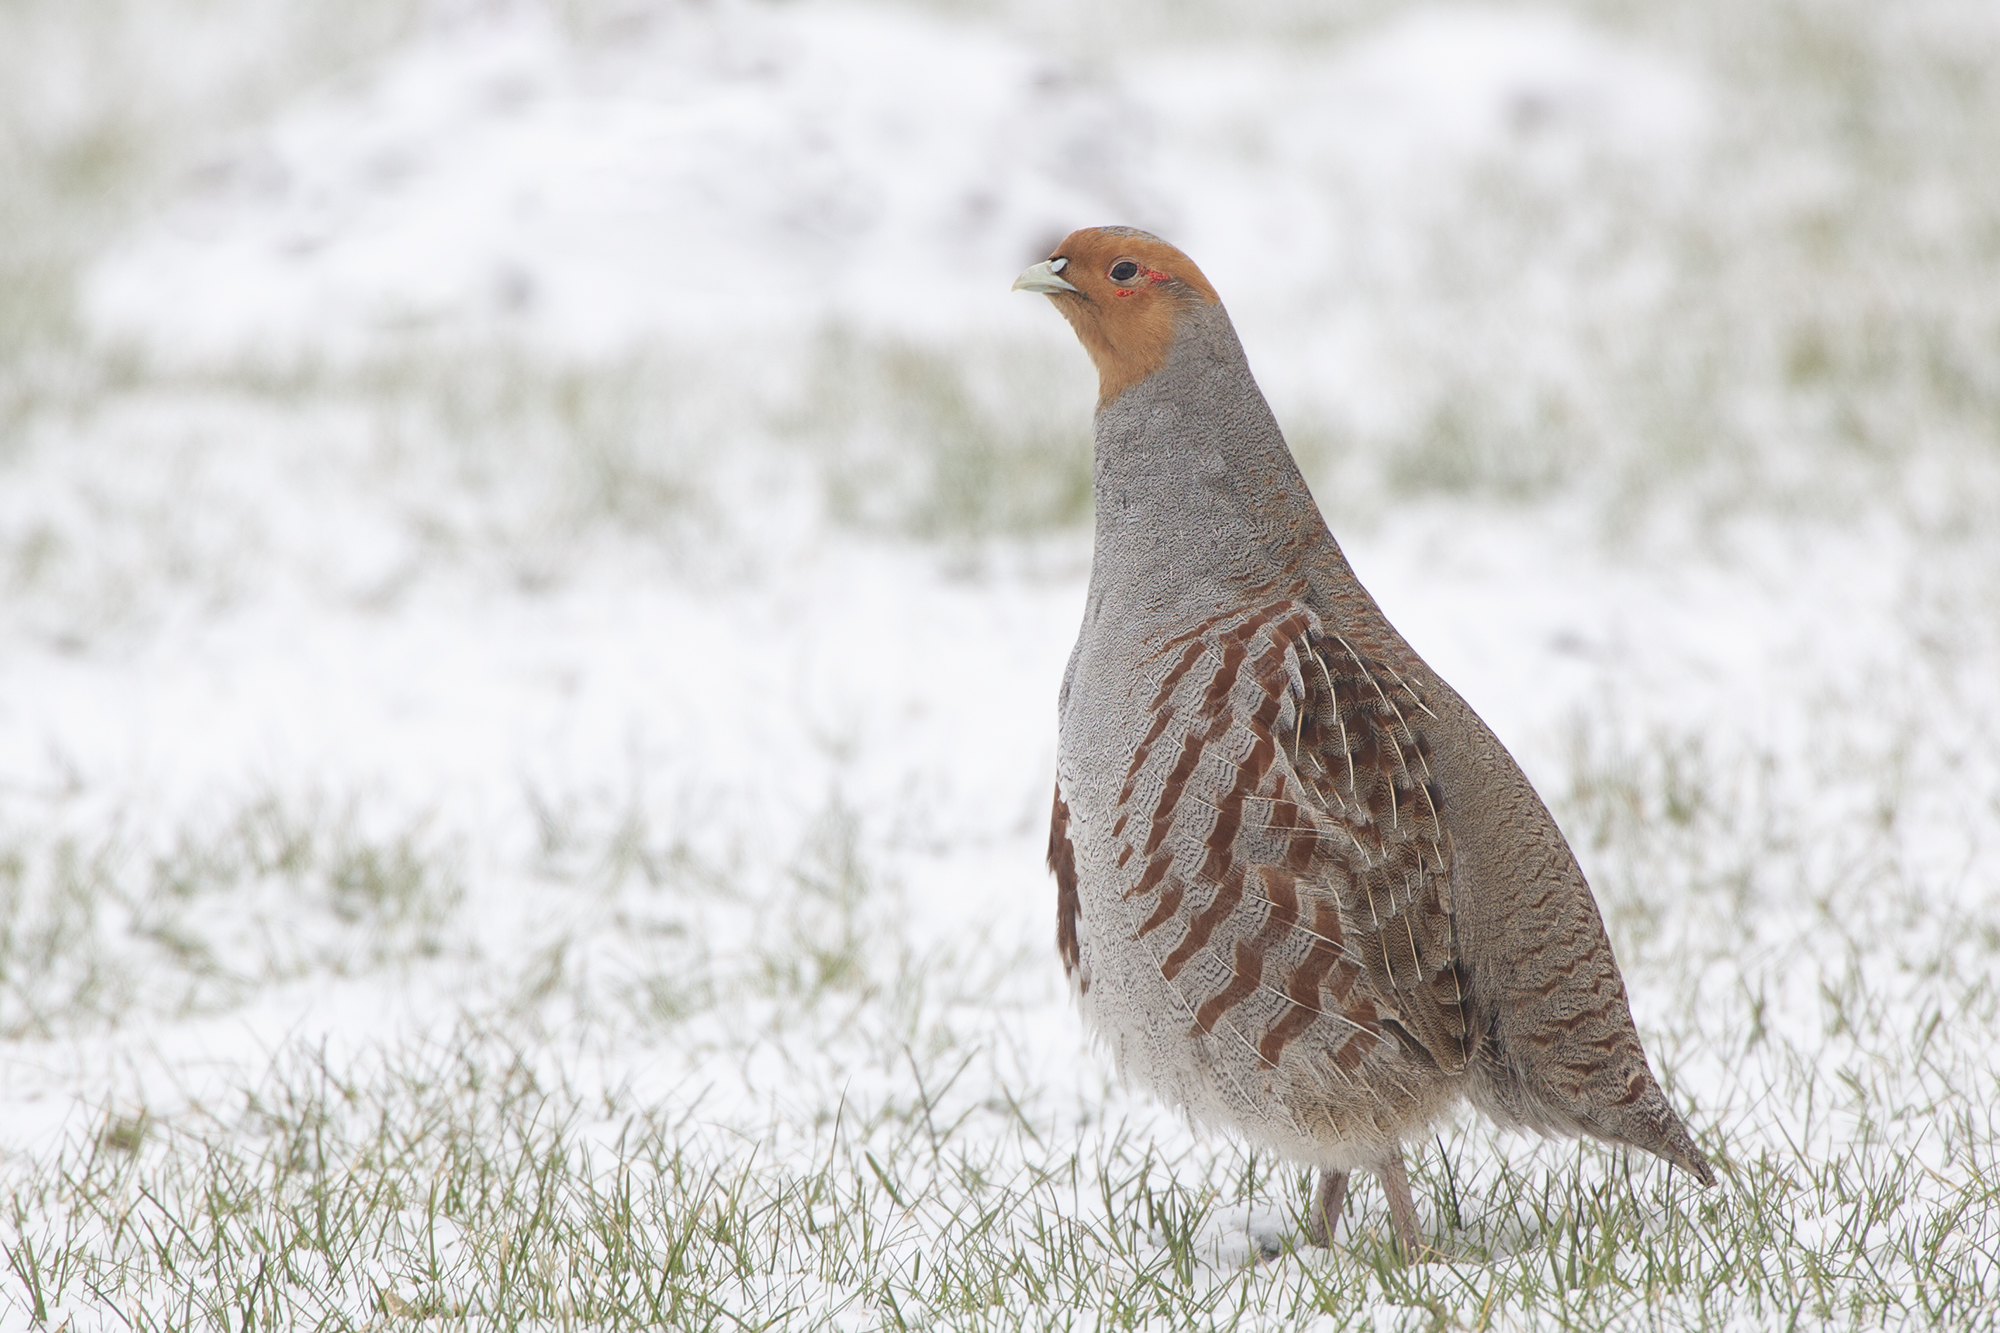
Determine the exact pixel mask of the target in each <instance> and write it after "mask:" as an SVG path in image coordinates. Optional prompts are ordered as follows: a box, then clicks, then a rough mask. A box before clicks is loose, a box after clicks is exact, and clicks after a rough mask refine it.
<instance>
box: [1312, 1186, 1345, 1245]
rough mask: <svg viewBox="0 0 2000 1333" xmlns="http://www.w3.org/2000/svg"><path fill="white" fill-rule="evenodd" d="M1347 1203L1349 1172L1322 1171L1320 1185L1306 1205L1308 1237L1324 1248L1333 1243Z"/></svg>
mask: <svg viewBox="0 0 2000 1333" xmlns="http://www.w3.org/2000/svg"><path fill="white" fill-rule="evenodd" d="M1346 1205H1347V1173H1346V1172H1345V1171H1321V1172H1320V1173H1319V1187H1318V1188H1317V1189H1315V1190H1314V1191H1313V1197H1312V1202H1311V1203H1310V1204H1309V1205H1307V1207H1306V1239H1307V1240H1308V1241H1310V1242H1312V1243H1313V1244H1314V1245H1317V1246H1319V1247H1320V1248H1321V1249H1322V1250H1324V1249H1326V1248H1327V1247H1329V1246H1331V1245H1332V1244H1333V1229H1334V1227H1336V1226H1338V1225H1339V1224H1340V1210H1341V1209H1342V1208H1344V1207H1346Z"/></svg>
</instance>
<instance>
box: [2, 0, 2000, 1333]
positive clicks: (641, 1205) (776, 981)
mask: <svg viewBox="0 0 2000 1333" xmlns="http://www.w3.org/2000/svg"><path fill="white" fill-rule="evenodd" d="M1075 8H1076V7H1074V6H1069V5H1062V4H1054V3H1041V0H994V3H990V4H966V5H958V6H954V5H946V4H937V5H919V4H887V3H884V4H878V5H874V6H864V5H859V4H816V3H815V4H807V3H792V4H777V3H753V2H752V0H711V2H710V3H705V4H696V3H669V2H668V0H633V2H632V3H624V2H622V0H548V3H546V4H542V3H530V2H529V0H516V2H505V0H496V2H495V3H447V2H446V0H435V2H434V3H425V2H424V0H368V3H347V4H338V3H333V0H293V2H292V3H278V2H277V0H268V2H267V0H154V2H153V3H147V4H138V3H118V2H117V0H17V3H15V4H13V5H11V6H9V7H6V8H4V9H0V116H4V117H5V121H4V124H0V130H4V131H5V133H4V134H3V135H0V1041H4V1043H5V1046H4V1053H5V1060H4V1062H0V1198H4V1200H5V1203H6V1206H5V1207H4V1208H0V1248H4V1254H5V1258H6V1261H7V1262H6V1267H5V1270H4V1271H0V1328H17V1327H18V1328H48V1329H58V1328H64V1327H67V1328H70V1329H75V1330H84V1329H96V1328H127V1327H132V1328H176V1329H180V1328H216V1329H228V1330H235V1329H248V1328H250V1327H253V1326H272V1325H276V1326H283V1327H310V1328H322V1327H324V1328H348V1327H354V1328H360V1327H373V1328H389V1327H395V1326H398V1325H400V1324H403V1323H406V1322H414V1321H418V1320H423V1321H427V1322H428V1323H435V1324H439V1325H444V1326H451V1327H468V1328H488V1327H532V1328H542V1327H548V1328H556V1327H561V1328H575V1327H621V1328H622V1327H672V1328H704V1329H706V1328H714V1329H722V1328H732V1329H733V1328H742V1327H754V1328H767V1327H769V1328H838V1329H849V1328H857V1329H858V1328H891V1327H893V1328H906V1327H951V1328H960V1327H964V1328H987V1327H993V1328H1016V1327H1032V1328H1044V1327H1062V1328H1076V1327H1081V1328H1136V1327H1147V1328H1152V1327H1159V1328H1180V1327H1231V1328H1234V1327H1244V1328H1263V1327H1287V1328H1289V1327H1294V1326H1304V1327H1314V1328H1349V1327H1353V1328H1368V1329H1376V1328H1397V1329H1401V1328H1413V1329H1414V1328H1424V1329H1432V1328H1447V1327H1461V1326H1463V1327H1488V1326H1492V1327H1505V1328H1515V1327H1535V1328H1539V1327H1564V1328H1569V1327H1574V1328H1589V1329H1597V1328H1606V1327H1657V1328H1681V1327H1704V1328H1709V1327H1712V1328H1766V1327H1788V1328H1789V1327H1823V1326H1831V1327H1853V1328H1876V1327H1882V1326H1932V1325H1936V1326H1945V1327H1951V1326H1971V1325H1977V1324H1979V1323H1981V1322H1982V1321H1984V1320H1987V1319H1989V1318H1990V1317H1991V1316H1990V1311H1991V1310H1992V1309H1994V1308H1996V1307H2000V1218H1996V1216H1995V1206H1996V1203H2000V1160H1996V1148H2000V1142H1997V1141H1996V1125H1995V1105H1996V1100H2000V1074H1996V1068H2000V1066H1996V1062H1995V1060H1994V1058H1993V1056H1992V1054H1991V1053H1992V1052H1993V1051H1994V1050H1995V1049H2000V991H1996V988H1995V984H1994V982H1993V979H1992V978H1993V973H1994V969H1995V965H1996V961H2000V865H1996V860H1995V858H1996V855H2000V524H1996V523H1995V521H1994V519H1993V517H1992V516H1993V515H1994V514H1995V513H1996V512H2000V510H1996V506H2000V173H1996V172H1994V171H1992V170H1991V165H1990V164H1991V163H1992V162H1994V161H2000V77H1996V76H1995V74H1994V71H1996V70H2000V20H1996V18H1995V16H1994V13H1993V12H1992V10H1991V8H1990V6H1987V5H1985V4H1983V3H1971V2H1967V3H1958V2H1955V0H1913V2H1912V3H1908V4H1902V5H1897V6H1877V5H1874V4H1867V3H1861V0H1821V2H1820V3H1816V4H1813V5H1789V4H1781V3H1776V2H1775V0H1770V2H1764V0H1759V2H1758V3H1749V4H1744V3H1738V2H1735V0H1728V2H1725V0H1698V2H1696V3H1690V4H1687V5H1682V6H1674V7H1666V6H1650V5H1643V4H1639V3H1634V2H1631V0H1599V2H1598V3H1588V2H1587V0H1576V3H1571V4H1566V5H1561V4H1552V5H1547V6H1539V7H1528V6H1521V5H1496V6H1484V7H1467V6H1455V7H1440V6H1430V5H1408V4H1399V3H1391V2H1389V0H1381V2H1379V3H1353V4H1346V5H1332V6H1326V5H1306V4H1298V5H1290V6H1287V5H1276V6H1271V7H1269V8H1266V9H1262V10H1259V11H1258V12H1256V13H1254V14H1251V13H1246V12H1237V11H1234V10H1231V9H1226V8H1223V7H1220V6H1203V5H1199V4H1185V5H1176V6H1167V7H1160V6H1142V5H1138V4H1111V5H1105V6H1101V7H1095V8H1092V9H1091V10H1089V12H1088V13H1084V14H1078V13H1075V12H1072V11H1073V10H1074V9H1075ZM1102 222H1128V223H1133V224H1137V225H1141V226H1146V227H1149V228H1151V229H1153V230H1155V231H1158V232H1160V233H1161V234H1162V235H1164V236H1166V237H1167V238H1168V239H1170V240H1172V241H1174V242H1175V243H1177V244H1179V245H1181V246H1182V247H1183V248H1184V249H1186V250H1187V251H1188V252H1189V253H1190V254H1192V255H1193V256H1194V257H1195V258H1196V259H1197V260H1198V261H1199V262H1200V263H1201V264H1202V266H1203V267H1204V269H1205V271H1206V272H1207V273H1208V274H1209V276H1210V277H1211V278H1212V279H1213V280H1214V281H1215V283H1216V285H1217V286H1218V288H1219V289H1220V290H1221V292H1222V294H1223V296H1224V299H1225V300H1226V301H1227V302H1228V304H1229V307H1230V309H1231V312H1232V315H1233V317H1234V319H1235V321H1236V323H1237V326H1238V329H1239V331H1240V333H1241V334H1242V337H1243V340H1244V343H1245V346H1246V348H1247V349H1248V351H1249V354H1250V358H1251V362H1252V365H1253V366H1254V367H1255V368H1256V369H1257V371H1258V373H1259V376H1260V380H1261V382H1262V383H1263V384H1264V386H1265V389H1266V391H1267V393H1268V394H1269V396H1270V398H1271V399H1272V402H1273V406H1274V408H1275V409H1276V410H1277V412H1278V415H1279V418H1280V420H1281V422H1283V423H1284V424H1285V426H1286V427H1287V430H1288V431H1289V432H1290V434H1291V437H1292V440H1293V443H1294V446H1295V448H1296V449H1297V451H1298V452H1299V454H1300V456H1301V459H1302V461H1303V463H1304V464H1305V467H1306V470H1307V473H1308V475H1309V477H1310V478H1311V479H1312V481H1313V484H1314V486H1315V490H1316V492H1317V494H1318V495H1319V497H1320V500H1321V502H1322V505H1323V506H1324V508H1325V509H1326V510H1327V512H1328V516H1329V519H1330V521H1331V522H1332V524H1333V526H1334V529H1335V531H1336V533H1337V534H1338V535H1339V536H1340V538H1341V540H1342V542H1343V544H1344V546H1345V549H1346V550H1347V552H1348V554H1349V556H1350V558H1351V559H1352V560H1353V562H1354V564H1355V566H1356V567H1357V569H1358V570H1359V572H1360V573H1361V575H1362V577H1363V579H1364V580H1365V581H1366V582H1367V583H1368V585H1369V586H1370V588H1371V590H1372V591H1373V592H1374V593H1375V594H1376V596H1377V597H1378V599H1379V600H1380V601H1381V602H1382V604H1383V605H1384V607H1385V608H1386V609H1387V611H1388V612H1389V614H1390V616H1391V618H1392V619H1394V620H1395V622H1396V623H1397V624H1398V625H1399V627H1400V628H1402V629H1403V631H1404V632H1405V634H1406V635H1407V636H1408V637H1409V638H1410V639H1411V640H1412V641H1413V642H1414V643H1415V644H1416V645H1417V647H1418V648H1419V649H1420V650H1421V651H1423V652H1424V653H1425V654H1426V655H1427V657H1428V658H1429V659H1430V660H1431V662H1432V663H1433V664H1434V665H1435V666H1437V667H1438V668H1439V670H1440V671H1441V672H1442V673H1443V674H1444V675H1445V676H1446V677H1447V678H1449V679H1450V680H1452V681H1453V682H1454V683H1455V684H1456V685H1457V686H1458V687H1459V689H1460V690H1461V691H1462V692H1463V693H1464V694H1465V695H1466V696H1467V697H1468V698H1469V699H1470V700H1471V701H1472V703H1473V704H1474V706H1475V707H1477V708H1478V709H1479V710H1480V711H1481V712H1482V714H1483V715H1484V716H1485V717H1486V718H1487V719H1488V721H1489V722H1491V723H1492V724H1493V725H1494V727H1495V728H1496V730H1497V731H1498V732H1499V733H1500V735H1501V736H1502V737H1503V738H1504V739H1505V740H1506V741H1507V742H1508V744H1509V745H1510V746H1511V747H1512V748H1513V749H1514V751H1515V753H1516V754H1517V756H1518V757H1519V758H1520V759H1521V760H1522V762H1523V764H1524V765H1525V767H1526V768H1527V769H1528V771H1529V773H1530V775H1531V776H1532V777H1533V778H1534V779H1535V780H1536V782H1537V783H1538V785H1539V786H1540V788H1541V790H1542V792H1543V794H1544V795H1545V796H1546V797H1547V798H1548V799H1549V801H1550V803H1551V805H1552V806H1553V807H1554V809H1555V811H1556V813H1557V815H1558V817H1559V819H1560V820H1561V822H1562V823H1563V826H1564V828H1565V830H1566V831H1567V832H1568V834H1569V836H1570V838H1571V840H1572V842H1573V843H1574V845H1575V846H1576V849H1577V852H1578V854H1579V857H1580V858H1581V860H1582V861H1583V864H1584V867H1585V869H1586V871H1587V872H1588V873H1589V874H1590V876H1591V878H1592V881H1593V883H1594V885H1595V886H1596V891H1597V895H1598V898H1599V902H1600V904H1601V906H1602V908H1603V910H1604V913H1605V916H1606V920H1607V923H1608V925H1609V926H1610V929H1611V933H1612V937H1613V940H1614V943H1615V945H1616V947H1617V950H1618V953H1619V957H1620V960H1621V962H1622V964H1623V967H1624V971H1625V975H1626V978H1627V981H1628V983H1629V985H1630V987H1631V991H1632V998H1633V1007H1634V1011H1635V1016H1636V1017H1637V1019H1638V1021H1639V1024H1640V1028H1641V1031H1642V1034H1643V1035H1644V1037H1645V1038H1646V1042H1647V1046H1648V1049H1649V1051H1650V1052H1651V1054H1652V1056H1653V1059H1654V1063H1655V1067H1656V1070H1657V1071H1658V1072H1659V1073H1660V1074H1661V1075H1662V1076H1663V1078H1664V1079H1665V1081H1666V1082H1667V1084H1668V1086H1669V1087H1670V1089H1671V1091H1672V1094H1673V1096H1674V1097H1675V1098H1676V1100H1677V1101H1678V1102H1679V1104H1680V1105H1681V1107H1682V1109H1683V1111H1684V1113H1685V1114H1686V1116H1687V1118H1688V1120H1689V1123H1690V1126H1691V1127H1692V1128H1693V1129H1694V1130H1695V1132H1696V1134H1697V1137H1698V1139H1699V1140H1700V1142H1701V1143H1702V1145H1703V1147H1704V1149H1705V1150H1706V1151H1707V1152H1708V1153H1709V1154H1710V1155H1711V1157H1712V1158H1713V1159H1714V1160H1715V1162H1716V1163H1717V1166H1718V1170H1719V1174H1720V1175H1721V1176H1722V1177H1723V1183H1722V1184H1721V1185H1720V1186H1719V1187H1718V1188H1717V1189H1715V1190H1713V1191H1710V1192H1701V1191H1699V1190H1697V1189H1695V1188H1694V1187H1692V1186H1690V1185H1689V1183H1688V1182H1687V1181H1686V1180H1685V1179H1684V1178H1681V1177H1677V1176H1673V1175H1670V1174H1669V1173H1668V1172H1667V1171H1666V1169H1665V1168H1664V1167H1662V1166H1661V1165H1659V1164H1658V1163H1656V1162H1653V1161H1651V1160H1650V1159H1640V1158H1634V1157H1629V1156H1627V1155H1625V1154H1622V1153H1617V1152H1613V1151H1610V1150H1607V1149H1604V1148H1601V1147H1598V1146H1595V1145H1578V1144H1574V1143H1540V1142H1536V1141H1533V1140H1529V1139H1526V1138H1521V1137H1514V1136H1506V1135H1500V1134H1496V1133H1494V1132H1493V1131H1491V1130H1490V1128H1488V1127H1487V1126H1485V1125H1484V1124H1483V1123H1482V1122H1480V1121H1478V1120H1477V1119H1476V1118H1475V1117H1473V1116H1471V1115H1470V1114H1467V1115H1466V1116H1464V1117H1462V1118H1461V1119H1460V1120H1459V1121H1458V1122H1456V1123H1454V1124H1452V1125H1450V1126H1447V1127H1445V1128H1444V1129H1443V1131H1442V1132H1441V1133H1440V1134H1439V1135H1438V1136H1437V1137H1436V1139H1435V1141H1433V1142H1430V1143H1427V1144H1423V1145H1416V1147H1417V1149H1418V1151H1417V1154H1416V1155H1417V1158H1418V1160H1417V1162H1416V1163H1415V1167H1414V1170H1415V1180H1416V1184H1417V1191H1418V1201H1419V1209H1420V1213H1421V1215H1422V1217H1423V1219H1424V1222H1425V1225H1426V1229H1427V1239H1428V1241H1429V1243H1430V1245H1431V1246H1432V1248H1433V1251H1434V1253H1433V1255H1432V1256H1431V1258H1430V1260H1429V1261H1428V1262H1425V1263H1421V1264H1416V1265H1411V1266H1408V1267H1399V1266H1397V1265H1395V1264H1394V1263H1392V1262H1391V1261H1390V1258H1389V1256H1388V1254H1387V1253H1386V1251H1385V1250H1384V1248H1383V1246H1384V1241H1385V1237H1386V1225H1385V1223H1386V1217H1385V1210H1384V1208H1383V1206H1382V1202H1381V1199H1380V1196H1379V1193H1378V1192H1377V1191H1376V1190H1375V1188H1374V1187H1373V1185H1372V1184H1370V1183H1368V1182H1365V1181H1364V1182H1362V1183H1361V1184H1360V1186H1359V1197H1358V1199H1357V1200H1356V1201H1355V1207H1354V1211H1353V1212H1351V1214H1350V1217H1351V1220H1352V1223H1353V1227H1352V1230H1351V1231H1348V1232H1344V1233H1343V1235H1342V1237H1341V1242H1340V1244H1339V1245H1338V1247H1337V1248H1336V1249H1335V1250H1333V1251H1332V1252H1330V1253H1318V1252H1304V1253H1301V1252H1298V1251H1296V1250H1295V1249H1294V1245H1295V1243H1296V1238H1297V1235H1298V1227H1297V1217H1296V1212H1297V1209H1298V1208H1299V1206H1300V1204H1301V1203H1302V1201H1303V1197H1304V1196H1303V1188H1302V1176H1301V1175H1300V1173H1298V1172H1297V1171H1295V1170H1294V1169H1292V1168H1290V1167H1288V1166H1286V1165H1285V1164H1283V1163H1279V1162H1273V1161H1271V1160H1269V1159H1267V1158H1265V1157H1262V1156H1258V1155H1255V1154H1252V1153H1250V1152H1248V1151H1247V1150H1245V1149H1244V1148H1243V1147H1242V1146H1240V1145H1238V1144H1235V1143H1232V1142H1229V1141H1228V1140H1226V1139H1219V1138H1212V1137H1201V1136H1198V1135H1196V1134H1194V1133H1193V1132H1191V1131H1190V1130H1189V1129H1188V1128H1187V1127H1186V1126H1185V1125H1184V1124H1182V1123H1181V1122H1179V1121H1178V1120H1177V1119H1176V1117H1175V1116H1174V1115H1173V1114H1172V1113H1171V1112H1169V1111H1167V1110H1164V1109H1162V1108H1160V1107H1158V1106H1156V1105H1154V1104H1153V1103H1151V1102H1150V1101H1148V1100H1147V1099H1146V1098H1144V1097H1142V1096H1135V1095H1132V1094H1128V1093H1126V1092H1124V1091H1123V1090H1121V1089H1120V1088H1119V1087H1118V1086H1117V1085H1116V1083H1115V1080H1114V1079H1113V1078H1112V1077H1111V1075H1110V1072H1109V1070H1108V1069H1107V1068H1106V1066H1105V1063H1104V1062H1103V1061H1102V1060H1101V1059H1100V1058H1099V1057H1098V1056H1097V1055H1096V1054H1095V1053H1094V1052H1092V1051H1091V1050H1090V1048H1089V1046H1088V1044H1087V1042H1086V1040H1085V1039H1084V1037H1083V1035H1082V1033H1081V1030H1080V1026H1079V1023H1078V1021H1077V1019H1076V1016H1075V1014H1074V1012H1073V1010H1072V1009H1071V1006H1070V1004H1069V1001H1068V997H1067V995H1066V993H1065V990H1064V986H1063V982H1062V978H1061V973H1060V967H1059V965H1058V963H1057V961H1056V958H1055V953H1054V948H1053V928H1054V904H1053V889H1052V885H1051V884H1050V882H1049V880H1048V877H1047V874H1046V871H1045V870H1044V868H1043V866H1042V850H1043V846H1044V840H1045V836H1046V826H1045V824H1044V822H1043V821H1044V820H1045V819H1046V814H1047V803H1048V792H1049V785H1050V780H1051V774H1052V766H1053V752H1054V740H1055V736H1054V697H1055V690H1056V685H1057V682H1058V679H1059V676H1060V672H1061V669H1062V663H1063V661H1064V659H1065V657H1066V655H1067V653H1068V650H1069V646H1070V642H1071V638H1072V636H1073V634H1074V631H1075V625H1076V621H1077V618H1078V616H1079V613H1080V610H1081V600H1082V589H1083V586H1084V581H1085V579H1086V577H1087V573H1088V562H1089V523H1088V517H1089V433H1088V432H1089V423H1088V413H1089V408H1090V404H1091V401H1092V398H1093V384H1092V379H1091V376H1090V373H1089V369H1088V366H1087V363H1086V360H1085V357H1084V355H1083V353H1082V351H1081V349H1080V348H1078V347H1077V346H1076V345H1075V343H1074V340H1073V338H1072V336H1071V334H1070V332H1069V330H1068V328H1067V326H1066V325H1064V324H1063V322H1062V321H1061V319H1060V318H1059V317H1058V316H1057V315H1056V314H1055V313H1054V312H1053V311H1052V310H1050V309H1049V308H1048V306H1047V303H1046V302H1044V301H1042V300H1041V299H1040V298H1033V297H1028V296H1025V295H1021V294H1010V293H1009V292H1008V290H1007V287H1008V283H1009V282H1010V281H1011V279H1012V277H1013V275H1014V274H1015V273H1016V272H1017V271H1018V270H1019V269H1020V268H1021V267H1022V266H1023V265H1025V264H1026V263H1028V262H1031V261H1032V260H1034V259H1035V258H1038V257H1040V256H1041V255H1043V254H1045V253H1046V251H1047V247H1048V245H1049V243H1050V242H1052V241H1053V240H1055V239H1057V238H1059V237H1060V236H1061V235H1062V234H1064V233H1065V232H1067V231H1068V230H1070V229H1071V228H1073V227H1075V226H1079V225H1086V224H1090V223H1102Z"/></svg>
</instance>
